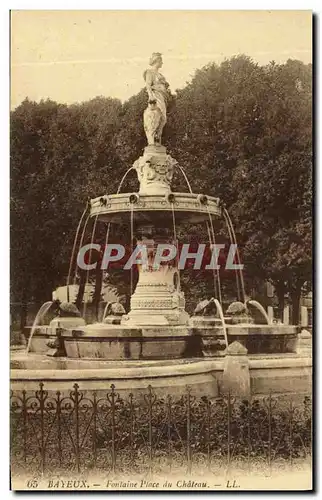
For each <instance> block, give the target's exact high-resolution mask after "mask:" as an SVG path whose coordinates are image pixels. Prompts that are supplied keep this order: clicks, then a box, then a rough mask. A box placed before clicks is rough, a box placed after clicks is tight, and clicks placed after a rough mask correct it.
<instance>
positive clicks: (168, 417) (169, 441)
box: [166, 394, 172, 471]
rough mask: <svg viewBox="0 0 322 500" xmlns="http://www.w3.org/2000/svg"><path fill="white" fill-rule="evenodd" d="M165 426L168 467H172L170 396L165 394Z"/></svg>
mask: <svg viewBox="0 0 322 500" xmlns="http://www.w3.org/2000/svg"><path fill="white" fill-rule="evenodd" d="M166 401H167V427H168V429H167V430H168V464H169V469H170V471H171V469H172V454H171V453H172V442H171V396H170V394H168V395H167V400H166Z"/></svg>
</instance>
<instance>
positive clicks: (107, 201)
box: [91, 193, 221, 224]
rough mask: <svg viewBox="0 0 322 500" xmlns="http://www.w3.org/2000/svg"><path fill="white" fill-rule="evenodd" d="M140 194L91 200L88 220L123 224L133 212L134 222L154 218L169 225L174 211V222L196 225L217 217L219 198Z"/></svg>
mask: <svg viewBox="0 0 322 500" xmlns="http://www.w3.org/2000/svg"><path fill="white" fill-rule="evenodd" d="M170 194H171V196H173V198H170V199H169V193H168V194H165V195H164V194H160V195H157V194H154V195H150V194H140V193H120V194H112V195H105V196H102V197H98V198H94V199H92V200H91V216H98V217H99V219H100V220H103V221H106V222H112V223H116V224H123V223H124V221H125V220H126V219H127V220H128V221H130V214H131V212H132V211H133V219H134V222H139V223H154V222H155V220H156V218H157V217H160V218H162V220H163V221H165V220H167V219H169V222H170V221H172V213H173V210H174V211H175V218H176V221H177V222H184V223H199V222H203V221H206V220H209V214H210V216H216V217H219V216H220V215H221V208H220V206H219V198H214V197H211V196H205V195H199V194H194V193H170Z"/></svg>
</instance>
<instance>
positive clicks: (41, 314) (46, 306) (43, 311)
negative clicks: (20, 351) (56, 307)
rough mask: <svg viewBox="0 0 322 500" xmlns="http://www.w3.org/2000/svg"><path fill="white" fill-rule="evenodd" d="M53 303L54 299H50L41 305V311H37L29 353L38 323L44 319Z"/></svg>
mask: <svg viewBox="0 0 322 500" xmlns="http://www.w3.org/2000/svg"><path fill="white" fill-rule="evenodd" d="M52 304H53V301H52V300H49V301H48V302H45V303H44V304H43V305H42V306H41V307H40V309H39V311H38V312H37V314H36V317H35V319H34V322H33V325H32V328H31V331H30V335H29V339H28V345H27V353H28V352H29V351H30V346H31V341H32V337H33V335H34V333H35V330H36V328H37V326H38V324H39V323H40V321H41V320H42V319H43V317H44V316H45V314H47V312H48V311H49V309H50V307H51V306H52Z"/></svg>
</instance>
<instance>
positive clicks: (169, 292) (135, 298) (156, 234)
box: [122, 226, 189, 326]
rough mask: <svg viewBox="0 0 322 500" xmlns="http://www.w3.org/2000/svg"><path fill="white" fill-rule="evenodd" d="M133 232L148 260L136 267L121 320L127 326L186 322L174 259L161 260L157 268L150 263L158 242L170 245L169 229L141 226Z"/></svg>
mask: <svg viewBox="0 0 322 500" xmlns="http://www.w3.org/2000/svg"><path fill="white" fill-rule="evenodd" d="M137 232H138V233H139V238H140V239H139V240H138V244H139V245H145V247H146V248H147V256H148V263H147V266H145V267H144V266H139V281H138V283H137V286H136V289H135V292H134V294H133V295H132V297H131V311H130V313H129V314H128V315H127V316H124V317H123V318H122V323H123V324H127V325H129V326H131V325H138V326H144V325H151V326H166V325H187V324H188V321H189V315H188V314H187V313H186V312H185V310H184V308H185V300H184V296H183V293H182V292H181V290H180V278H179V270H178V268H177V264H176V259H173V260H171V261H169V262H161V263H160V265H159V266H158V268H156V267H155V265H154V258H155V253H156V250H157V246H158V244H165V243H168V244H174V241H173V237H172V236H171V229H167V228H162V230H161V229H156V228H152V227H151V226H148V227H144V226H141V227H139V228H137ZM151 233H152V234H151ZM147 234H148V236H146V235H147Z"/></svg>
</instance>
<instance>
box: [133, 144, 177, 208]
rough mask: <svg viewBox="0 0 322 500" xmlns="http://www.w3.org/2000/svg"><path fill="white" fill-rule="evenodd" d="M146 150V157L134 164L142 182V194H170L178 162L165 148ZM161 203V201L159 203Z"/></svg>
mask: <svg viewBox="0 0 322 500" xmlns="http://www.w3.org/2000/svg"><path fill="white" fill-rule="evenodd" d="M148 148H149V146H148V147H147V148H145V151H144V155H143V156H141V157H140V158H139V159H138V160H136V161H135V163H134V164H133V166H134V168H135V170H136V172H137V175H138V179H139V182H140V193H148V194H163V193H167V192H170V190H171V181H172V177H173V171H174V167H175V165H176V163H177V162H176V160H174V159H173V158H172V157H171V156H170V155H167V154H166V153H165V149H164V148H162V149H161V148H160V149H161V150H158V149H157V148H156V147H153V146H152V147H151V149H148ZM158 202H159V201H158Z"/></svg>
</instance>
